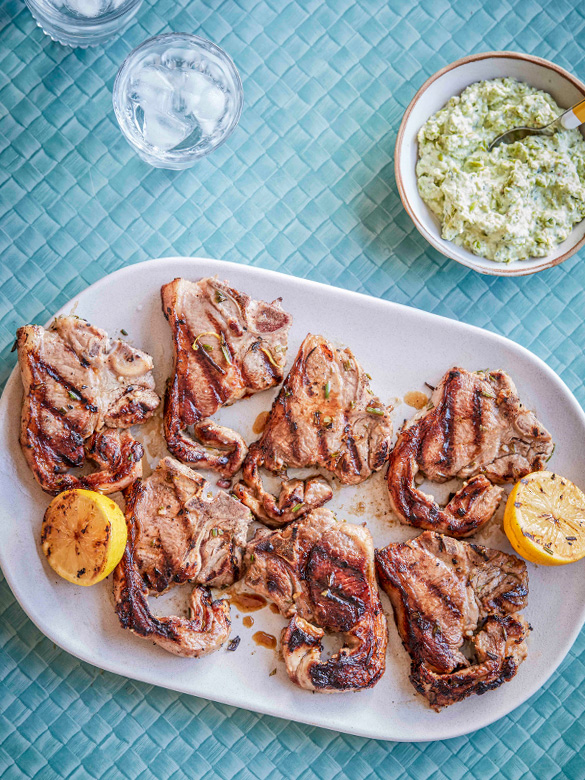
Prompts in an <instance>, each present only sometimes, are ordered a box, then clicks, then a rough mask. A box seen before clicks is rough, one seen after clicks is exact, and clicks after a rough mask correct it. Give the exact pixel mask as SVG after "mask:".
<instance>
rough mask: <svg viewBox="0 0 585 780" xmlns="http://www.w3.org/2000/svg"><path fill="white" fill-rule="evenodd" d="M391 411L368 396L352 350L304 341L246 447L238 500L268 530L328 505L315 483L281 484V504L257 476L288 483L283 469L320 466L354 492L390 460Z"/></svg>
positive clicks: (326, 493)
mask: <svg viewBox="0 0 585 780" xmlns="http://www.w3.org/2000/svg"><path fill="white" fill-rule="evenodd" d="M391 411H392V407H386V406H384V404H383V403H382V402H381V401H380V399H379V398H377V397H376V396H375V395H374V394H373V393H372V391H371V390H370V384H369V381H368V376H367V374H366V373H365V372H364V370H363V369H362V367H361V366H360V364H359V363H358V362H357V360H356V359H355V357H354V355H353V353H352V352H351V351H350V350H349V349H347V348H346V349H340V348H337V347H334V346H333V345H332V344H331V343H330V342H329V341H327V340H326V339H325V338H323V336H314V335H311V334H309V335H308V336H307V337H306V338H305V340H304V341H303V343H302V345H301V348H300V350H299V353H298V355H297V357H296V359H295V362H294V364H293V367H292V368H291V370H290V373H289V375H288V376H287V378H286V380H285V382H284V384H283V386H282V388H281V390H280V393H279V394H278V397H277V398H276V400H275V401H274V404H273V406H272V410H271V412H270V415H269V417H268V420H267V421H266V426H265V428H264V432H263V434H262V437H261V438H260V439H259V440H258V441H257V442H255V443H254V444H252V445H251V446H250V449H249V452H248V455H247V457H246V460H245V461H244V467H243V479H244V481H243V482H240V483H239V484H237V485H236V486H235V488H234V492H235V493H236V495H237V496H238V497H239V498H240V499H241V500H242V501H243V502H244V503H245V504H246V506H249V507H250V509H251V510H252V511H253V512H254V514H255V515H256V517H257V518H258V519H259V520H261V521H262V522H263V523H265V524H266V525H269V526H271V527H275V526H279V525H282V524H283V523H286V522H290V521H291V520H295V519H298V518H299V517H301V516H302V515H304V514H306V513H307V512H310V511H311V510H312V509H315V508H317V507H319V506H322V505H323V504H324V503H326V502H327V501H329V500H330V498H331V497H332V491H331V488H330V486H329V485H328V483H327V482H326V481H325V480H324V479H322V478H320V477H311V478H309V479H306V480H304V481H303V480H300V479H284V481H283V484H282V488H281V491H280V495H279V497H278V500H277V499H276V498H275V497H274V496H273V495H271V494H270V493H267V492H266V491H265V490H264V487H263V484H262V478H261V475H260V468H261V467H264V468H266V469H268V470H270V471H272V472H273V473H276V474H279V475H281V476H282V475H283V474H284V475H286V469H287V468H304V467H310V466H321V467H323V468H325V469H327V470H328V471H330V472H331V473H332V474H334V475H335V476H336V477H337V478H338V479H339V481H340V482H341V483H342V484H345V485H357V484H359V483H360V482H363V481H364V480H366V479H367V478H368V477H369V476H370V475H371V474H372V473H373V472H374V471H379V470H380V469H381V468H382V467H383V465H384V463H385V462H386V460H387V458H388V453H389V451H390V440H391V437H392V421H391V419H390V412H391Z"/></svg>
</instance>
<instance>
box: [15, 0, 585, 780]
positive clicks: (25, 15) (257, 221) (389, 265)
mask: <svg viewBox="0 0 585 780" xmlns="http://www.w3.org/2000/svg"><path fill="white" fill-rule="evenodd" d="M584 28H585V4H584V3H583V2H582V0H578V2H567V1H566V0H555V1H554V2H550V1H548V2H545V0H521V2H512V1H511V0H490V1H489V2H487V0H486V1H485V2H480V0H451V1H450V0H422V2H415V3H413V2H404V1H403V0H391V2H385V1H383V0H358V1H357V2H356V0H226V1H225V2H221V0H151V2H145V3H144V5H143V6H142V8H141V9H140V11H139V13H138V16H137V18H136V20H135V21H134V22H133V23H132V24H131V26H130V28H129V29H128V30H127V31H126V33H125V34H124V35H123V36H122V37H121V38H119V39H117V40H114V41H113V42H111V43H110V44H108V45H107V46H105V47H102V48H97V49H89V50H69V49H67V48H64V47H61V46H59V45H57V44H55V43H52V42H51V41H50V40H49V39H48V38H47V37H45V36H44V35H43V34H42V32H41V31H40V30H39V29H38V28H37V27H36V26H35V23H34V21H33V19H32V17H31V15H30V13H29V12H28V11H27V9H26V8H25V6H24V4H23V3H22V2H21V0H3V3H2V5H0V348H1V350H2V354H1V362H0V381H1V382H2V383H4V381H5V380H6V378H7V376H8V374H9V372H10V371H11V369H12V367H13V366H14V363H15V360H14V356H13V355H11V354H10V347H11V345H12V341H13V339H14V331H15V329H16V327H17V326H19V325H21V324H22V323H24V322H28V321H37V322H42V321H44V320H45V319H47V318H48V317H49V316H50V315H51V314H52V313H53V312H54V311H55V310H56V309H57V308H58V307H60V306H61V305H62V304H63V303H65V302H66V301H67V300H68V299H69V298H71V297H72V296H74V295H75V294H76V293H78V292H79V291H80V290H82V289H83V288H85V287H86V286H87V285H88V284H91V283H92V282H94V281H96V280H97V279H99V278H100V277H102V276H104V275H105V274H107V273H109V272H111V271H114V270H116V269H118V268H120V267H121V266H124V265H126V264H129V263H135V262H139V261H141V260H145V259H149V258H153V257H159V256H163V255H173V254H175V255H198V254H199V255H206V256H209V257H217V258H222V259H225V260H231V261H234V262H238V263H248V264H252V265H258V266H263V267H266V268H273V269H277V270H280V271H283V272H285V273H289V274H294V275H296V276H302V277H307V278H311V279H314V280H317V281H321V282H325V283H328V284H332V285H337V286H342V287H346V288H349V289H353V290H358V291H361V292H366V293H369V294H371V295H374V296H379V297H382V298H387V299H389V300H393V301H398V302H400V303H405V304H409V305H412V306H416V307H418V308H421V309H425V310H428V311H432V312H436V313H438V314H442V315H445V316H448V317H453V318H457V319H459V320H463V321H465V322H469V323H473V324H475V325H479V326H481V327H485V328H489V329H492V330H494V331H497V332H499V333H502V334H504V335H506V336H509V337H510V338H512V339H514V340H515V341H517V342H519V343H521V344H523V345H524V346H526V347H528V348H529V349H531V350H533V351H534V352H535V353H536V354H538V355H539V356H540V357H542V358H543V359H544V360H545V361H547V362H548V363H549V365H550V366H552V368H554V369H555V370H556V371H557V372H558V373H559V374H560V375H561V376H562V378H563V379H564V380H565V382H566V383H567V384H568V385H569V387H570V388H571V390H573V392H574V393H575V394H576V396H577V398H578V399H579V401H580V402H581V403H583V402H584V401H585V383H584V381H583V378H584V377H585V356H584V354H583V344H584V343H585V324H584V318H583V312H584V311H585V264H584V260H585V258H584V257H583V256H581V257H579V256H575V257H573V258H571V259H570V260H569V261H567V262H566V263H564V264H563V265H561V266H560V267H558V268H554V269H551V270H549V271H545V272H543V273H540V274H538V275H536V276H533V277H527V278H516V279H514V278H511V279H501V278H489V277H484V276H480V275H478V274H476V273H475V272H473V271H470V270H467V269H465V268H464V267H462V266H459V265H457V264H456V263H453V262H451V261H449V260H447V259H446V258H444V257H442V256H441V255H439V254H438V253H437V252H435V251H434V250H433V249H431V248H430V247H429V246H428V245H427V243H426V242H425V241H424V240H423V239H422V238H421V237H420V236H419V234H418V233H417V232H416V230H415V229H414V227H413V225H412V224H411V222H410V220H409V218H408V216H407V215H406V213H405V212H404V210H403V208H402V206H401V203H400V200H399V197H398V194H397V190H396V185H395V181H394V175H393V147H394V141H395V136H396V131H397V128H398V125H399V122H400V118H401V116H402V113H403V111H404V109H405V107H406V105H407V104H408V102H409V101H410V99H411V97H412V95H413V94H414V92H415V90H416V89H417V88H418V87H419V86H420V85H421V84H422V82H423V81H424V80H425V79H426V78H427V77H428V76H429V75H430V74H431V73H433V72H434V71H435V70H437V69H438V68H440V67H442V66H443V65H445V64H447V63H449V62H451V61H453V60H454V59H457V58H458V57H461V56H464V55H466V54H469V53H471V52H474V51H486V50H490V49H515V50H519V51H525V52H529V53H534V54H538V55H540V56H543V57H547V58H550V59H554V60H555V61H556V62H557V63H559V64H560V65H562V66H564V67H566V68H568V69H569V70H572V71H574V72H575V73H576V74H578V75H580V76H581V78H585V58H584V51H583V48H582V45H580V44H579V40H581V42H582V41H583V40H584V35H585V29H584ZM172 30H174V31H187V32H194V33H197V34H199V35H202V36H203V37H206V38H209V39H211V40H213V41H215V42H217V43H218V44H220V45H221V46H223V47H224V48H225V49H226V50H227V51H228V52H229V53H230V54H231V56H232V57H233V58H234V60H235V62H236V65H237V67H238V69H239V70H240V73H241V75H242V79H243V83H244V90H245V108H244V112H243V115H242V119H241V123H240V126H239V128H238V130H237V131H236V133H235V134H234V135H233V136H232V137H231V138H230V140H229V141H228V143H226V144H225V145H224V146H223V147H221V148H220V149H219V150H217V151H216V152H215V153H214V154H213V155H212V156H211V157H210V158H209V159H208V160H206V161H204V162H201V163H199V164H198V165H197V166H196V167H195V168H193V169H191V170H188V171H182V172H180V173H176V172H169V171H162V170H154V169H151V168H149V167H148V166H147V165H146V164H144V163H143V162H141V161H140V160H139V159H138V157H136V155H135V154H134V153H133V151H132V150H131V149H130V147H129V146H128V145H127V144H126V142H125V141H124V139H123V138H122V136H121V134H120V132H119V130H118V127H117V125H116V122H115V118H114V114H113V109H112V104H111V89H112V85H113V81H114V77H115V74H116V70H117V68H118V66H119V64H120V63H121V61H122V60H123V58H124V57H125V55H126V54H127V53H128V52H129V51H130V49H131V48H133V47H134V46H136V45H137V44H139V43H140V42H141V41H143V40H144V39H145V38H147V37H149V36H151V35H154V34H157V33H160V32H168V31H172ZM581 255H583V252H582V253H581ZM0 614H1V619H0V642H1V650H0V775H1V776H2V777H3V778H4V780H12V779H13V778H22V777H25V778H33V777H34V778H43V779H44V778H70V779H71V780H73V779H74V778H75V779H76V780H77V779H78V778H79V779H80V778H100V779H103V780H108V779H110V778H111V779H112V780H113V779H114V778H141V780H142V779H144V780H146V778H167V777H173V778H201V777H205V778H211V777H219V778H224V779H225V780H235V779H236V778H238V779H240V778H241V779H242V780H244V778H261V779H262V780H263V779H264V778H269V777H287V778H301V777H302V778H315V780H317V779H318V780H333V778H341V777H348V778H351V779H352V780H353V779H354V778H355V780H362V779H363V778H369V777H379V778H401V777H410V778H415V779H416V780H427V778H439V779H442V778H445V779H448V780H459V778H464V777H470V776H474V777H478V778H479V777H481V778H482V780H484V779H485V780H489V778H492V777H493V778H496V777H497V778H500V777H504V778H506V779H507V780H518V778H522V777H536V778H539V780H548V779H549V778H554V777H561V776H564V777H569V778H583V777H584V776H585V760H584V758H583V756H584V755H585V753H584V751H585V693H584V692H585V686H583V685H582V683H583V681H584V678H585V634H583V633H582V634H581V636H580V637H579V639H578V640H577V642H576V644H575V645H574V647H573V649H572V650H571V652H570V653H569V655H568V657H567V659H566V660H565V661H564V663H563V664H562V666H561V667H560V669H559V670H558V671H557V672H556V673H555V674H554V675H553V677H552V678H551V680H550V681H549V682H548V683H547V685H545V686H544V688H543V689H542V690H541V691H540V692H539V693H538V694H537V695H535V696H534V697H533V698H532V699H531V700H530V701H529V702H528V703H527V704H525V705H524V706H522V707H520V708H519V709H517V710H516V711H514V712H513V713H512V714H511V715H509V716H508V717H506V718H504V719H502V720H500V721H499V722H497V723H496V724H494V725H493V726H491V727H489V728H485V729H483V730H481V731H479V732H477V733H475V734H473V735H471V736H469V737H462V738H458V739H453V740H447V741H445V742H437V743H428V744H392V743H384V742H376V741H372V740H365V739H361V738H356V737H351V736H347V735H343V734H337V733H334V732H329V731H326V730H323V729H318V728H312V727H309V726H303V725H298V724H295V723H289V722H287V721H284V720H279V719H276V718H271V717H265V716H260V715H257V714H254V713H250V712H247V711H244V710H239V709H234V708H232V707H228V706H223V705H218V704H214V703H211V702H207V701H204V700H200V699H197V698H194V697H190V696H186V695H180V694H177V693H172V692H170V691H166V690H162V689H158V688H153V687H152V686H149V685H145V684H141V683H135V682H131V681H127V680H125V679H123V678H121V677H117V676H115V675H112V674H108V673H102V672H100V671H99V670H98V669H95V668H93V667H91V666H89V665H87V664H84V663H80V662H79V661H78V660H76V659H75V658H73V657H72V656H70V655H68V654H66V653H64V652H62V651H60V650H59V649H58V648H55V647H54V646H53V645H52V643H51V642H50V641H49V640H48V639H46V638H45V637H44V636H43V635H42V634H41V633H40V632H39V631H38V630H37V629H36V627H35V626H34V625H33V624H32V623H31V622H30V621H29V620H28V618H27V617H26V616H25V614H24V613H23V611H22V610H21V608H20V607H19V605H18V604H17V603H16V602H15V600H14V598H13V596H12V594H11V592H10V590H9V588H8V586H7V584H6V582H5V581H4V579H2V578H0ZM389 716H391V713H389Z"/></svg>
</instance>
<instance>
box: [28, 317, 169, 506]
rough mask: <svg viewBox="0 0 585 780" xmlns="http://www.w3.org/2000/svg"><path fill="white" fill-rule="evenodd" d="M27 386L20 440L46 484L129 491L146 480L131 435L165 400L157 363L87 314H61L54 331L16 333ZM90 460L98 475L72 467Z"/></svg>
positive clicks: (57, 488) (54, 488) (53, 488)
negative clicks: (159, 390) (92, 322)
mask: <svg viewBox="0 0 585 780" xmlns="http://www.w3.org/2000/svg"><path fill="white" fill-rule="evenodd" d="M17 346H18V362H19V365H20V371H21V376H22V383H23V385H24V402H23V406H22V418H21V432H20V443H21V446H22V451H23V453H24V457H25V458H26V461H27V463H28V465H29V466H30V468H31V470H32V472H33V474H34V475H35V478H36V479H37V481H38V483H39V484H40V486H41V487H42V488H43V490H45V491H46V492H47V493H51V494H52V495H57V494H58V493H60V492H61V491H63V490H67V489H69V488H87V489H89V490H97V491H99V492H101V493H113V492H115V491H116V490H122V489H123V488H124V487H126V486H127V485H129V484H130V483H131V482H132V481H133V480H134V479H136V477H139V476H141V474H142V467H141V463H140V461H141V458H142V455H143V450H142V446H141V445H140V444H139V443H138V442H137V441H135V440H134V438H133V436H132V434H131V433H130V431H128V430H125V429H127V428H129V427H130V426H131V425H136V424H139V423H142V422H144V421H145V420H147V419H148V418H149V417H150V416H151V415H152V413H153V412H154V410H155V409H156V408H157V406H158V405H159V403H160V399H159V397H158V395H157V394H156V393H155V391H154V379H153V376H152V358H151V357H150V355H147V354H146V353H145V352H142V351H141V350H139V349H135V348H134V347H131V346H130V345H129V344H127V343H126V342H124V341H120V340H118V339H110V338H109V337H108V335H107V333H105V331H103V330H100V328H96V327H95V326H94V325H90V324H89V323H88V322H86V321H85V320H83V319H81V318H80V317H75V316H68V317H58V318H57V319H56V320H55V321H54V322H53V324H52V325H51V327H50V328H49V329H45V328H42V327H41V326H39V325H26V326H24V327H22V328H19V329H18V332H17ZM86 458H89V459H90V460H91V461H93V462H94V463H96V464H97V465H98V467H99V471H96V472H94V473H93V474H89V475H86V476H74V475H73V474H69V473H67V469H69V468H72V467H75V466H82V465H83V464H84V462H85V459H86Z"/></svg>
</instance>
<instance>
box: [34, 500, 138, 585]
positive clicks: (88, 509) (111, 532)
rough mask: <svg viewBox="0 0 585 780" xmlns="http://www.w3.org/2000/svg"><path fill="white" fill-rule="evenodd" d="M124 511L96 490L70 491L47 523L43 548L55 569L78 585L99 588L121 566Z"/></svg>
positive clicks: (51, 511) (54, 502)
mask: <svg viewBox="0 0 585 780" xmlns="http://www.w3.org/2000/svg"><path fill="white" fill-rule="evenodd" d="M126 536H127V532H126V521H125V519H124V514H123V512H122V510H121V509H120V507H119V506H118V505H117V504H116V503H115V502H114V501H112V499H111V498H108V497H107V496H102V494H101V493H95V492H94V491H93V490H78V489H75V490H66V491H65V492H64V493H60V494H59V495H58V496H57V497H56V498H54V499H53V500H52V501H51V503H50V505H49V507H48V509H47V511H46V512H45V517H44V519H43V527H42V532H41V544H42V547H43V552H44V553H45V555H46V556H47V560H48V562H49V565H50V566H51V568H53V569H54V570H55V571H56V572H57V574H59V575H60V576H61V577H63V578H64V579H66V580H68V581H69V582H73V583H75V585H95V583H96V582H100V580H103V579H104V578H105V577H107V576H108V574H110V573H111V572H112V571H113V570H114V568H115V567H116V566H117V565H118V563H119V562H120V559H121V558H122V555H123V553H124V548H125V546H126Z"/></svg>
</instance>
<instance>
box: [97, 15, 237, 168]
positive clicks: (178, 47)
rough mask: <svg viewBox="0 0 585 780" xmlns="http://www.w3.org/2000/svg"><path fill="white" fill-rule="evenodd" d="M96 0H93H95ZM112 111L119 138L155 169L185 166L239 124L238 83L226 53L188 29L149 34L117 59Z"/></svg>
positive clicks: (202, 154) (193, 161)
mask: <svg viewBox="0 0 585 780" xmlns="http://www.w3.org/2000/svg"><path fill="white" fill-rule="evenodd" d="M96 1H97V0H96ZM113 99H114V110H115V113H116V118H117V120H118V123H119V125H120V128H121V129H122V132H123V134H124V136H125V137H126V139H127V141H128V142H129V143H130V145H131V146H133V147H134V149H136V151H137V152H138V154H139V155H140V156H141V157H142V158H143V159H144V160H146V162H148V163H150V164H151V165H153V166H155V167H158V168H174V169H180V168H188V167H190V166H191V165H193V164H194V163H195V162H196V161H197V160H198V159H200V158H201V157H204V156H205V155H207V154H209V153H210V152H211V151H213V150H214V149H216V148H217V147H218V146H220V144H222V143H223V142H224V141H225V140H226V138H227V137H228V136H229V135H230V134H231V133H232V132H233V130H234V128H235V127H236V125H237V124H238V120H239V118H240V113H241V111H242V104H243V89H242V82H241V80H240V76H239V74H238V71H237V70H236V67H235V65H234V63H233V62H232V60H231V59H230V57H229V56H228V55H227V54H226V53H225V52H224V51H223V50H222V49H220V48H219V46H216V45H215V44H213V43H211V42H210V41H206V40H205V39H203V38H199V37H198V36H196V35H190V34H188V33H169V34H166V35H159V36H156V37H155V38H150V39H149V40H147V41H145V42H144V43H143V44H142V45H141V46H139V47H138V48H136V49H134V51H132V52H131V53H130V54H129V55H128V57H127V58H126V59H125V60H124V62H123V63H122V67H121V68H120V70H119V71H118V75H117V77H116V81H115V84H114V95H113Z"/></svg>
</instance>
